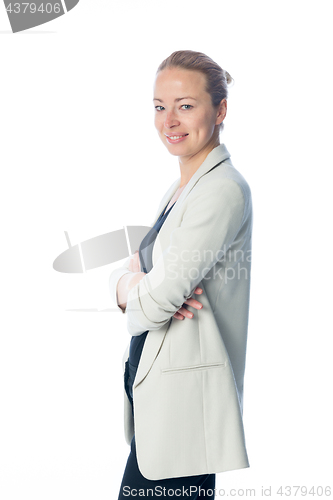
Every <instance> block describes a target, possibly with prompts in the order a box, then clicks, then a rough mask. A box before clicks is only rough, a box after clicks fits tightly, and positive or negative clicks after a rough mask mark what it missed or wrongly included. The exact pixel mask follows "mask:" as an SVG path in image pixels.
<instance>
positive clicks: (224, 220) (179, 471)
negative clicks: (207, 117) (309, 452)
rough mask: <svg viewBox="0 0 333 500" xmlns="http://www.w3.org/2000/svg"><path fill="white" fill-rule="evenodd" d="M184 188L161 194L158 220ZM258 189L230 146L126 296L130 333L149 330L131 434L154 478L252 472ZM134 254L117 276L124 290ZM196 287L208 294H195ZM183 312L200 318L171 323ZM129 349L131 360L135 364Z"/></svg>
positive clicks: (182, 206) (203, 172)
mask: <svg viewBox="0 0 333 500" xmlns="http://www.w3.org/2000/svg"><path fill="white" fill-rule="evenodd" d="M179 185H180V178H179V179H177V180H176V181H175V182H174V183H173V184H172V185H171V187H170V188H169V189H168V190H167V192H166V193H165V195H164V196H163V198H162V200H161V203H160V205H159V207H158V209H157V212H156V215H155V219H154V220H153V222H152V223H151V227H152V226H153V225H154V224H155V222H156V220H157V218H158V216H159V214H160V212H161V211H162V209H163V208H164V207H165V205H166V204H167V203H168V201H170V199H171V198H172V196H173V195H174V193H175V192H176V190H177V189H178V187H179ZM251 232H252V202H251V192H250V188H249V186H248V184H247V182H246V180H245V179H244V178H243V176H242V175H241V174H240V173H239V172H238V171H237V170H236V169H235V168H234V166H233V165H232V163H231V160H230V155H229V153H228V151H227V149H226V147H225V145H224V144H221V145H219V146H217V147H216V148H214V149H213V150H212V151H211V152H210V153H209V154H208V156H207V157H206V159H205V161H204V162H203V163H202V164H201V166H200V167H199V169H198V170H197V171H196V172H195V173H194V175H193V176H192V177H191V179H190V181H189V182H188V184H187V185H186V187H185V188H184V190H183V192H182V193H181V195H180V197H179V198H178V200H177V202H176V204H175V205H174V206H173V208H172V210H171V212H170V214H169V215H168V217H167V219H166V220H165V222H164V224H163V226H162V227H161V229H160V232H159V233H158V235H157V238H156V240H155V243H154V246H153V253H152V262H153V269H152V270H151V271H150V272H149V273H148V274H146V276H145V277H144V278H143V279H142V280H141V281H140V282H139V283H138V284H137V285H135V286H134V287H133V288H132V289H131V290H130V292H129V294H128V302H127V308H126V312H125V313H126V315H127V329H128V333H129V334H130V335H140V334H141V333H142V332H144V331H146V330H148V331H149V333H148V335H147V338H146V341H145V344H144V348H143V351H142V355H141V359H140V364H139V367H138V371H137V374H136V377H135V380H134V385H133V398H134V420H133V417H132V413H131V406H130V402H129V400H128V398H127V395H126V393H125V391H124V401H125V408H124V410H125V415H124V419H125V436H126V441H127V443H130V442H131V439H132V437H133V433H134V432H135V440H136V451H137V459H138V465H139V468H140V471H141V472H142V474H143V475H144V476H145V477H146V478H147V479H153V480H157V479H164V478H170V477H180V476H192V475H198V474H209V473H217V472H223V471H227V470H233V469H241V468H244V467H249V462H248V456H247V451H246V445H245V437H244V428H243V420H242V414H243V379H244V369H245V355H246V342H247V329H248V313H249V297H250V270H251ZM131 257H132V256H130V257H129V258H128V259H127V260H126V262H125V263H124V264H123V266H121V267H120V268H118V269H116V270H115V271H114V272H113V273H112V274H111V276H110V292H111V295H112V298H113V301H114V303H115V304H117V294H116V286H117V282H118V280H119V279H120V277H121V276H122V275H123V274H125V273H126V272H129V270H128V265H129V262H130V259H131ZM197 286H200V287H201V288H202V289H203V293H202V294H201V295H193V292H194V290H195V288H196V287H197ZM192 295H193V296H194V298H196V299H197V300H199V301H200V302H201V303H202V304H203V308H202V309H201V310H196V309H194V308H193V307H191V306H188V305H185V307H187V308H188V309H189V310H191V311H192V312H193V314H194V317H193V318H192V319H188V318H185V319H183V320H177V319H175V318H173V317H172V316H173V315H174V313H175V312H176V311H177V310H178V309H179V308H180V307H181V306H182V304H183V303H184V301H185V300H186V299H187V298H189V297H191V296H192ZM128 353H129V346H128V348H127V349H126V352H125V354H124V357H123V368H124V366H125V361H126V360H127V359H128Z"/></svg>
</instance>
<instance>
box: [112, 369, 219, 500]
mask: <svg viewBox="0 0 333 500" xmlns="http://www.w3.org/2000/svg"><path fill="white" fill-rule="evenodd" d="M130 379H131V377H130V376H129V373H128V367H126V369H125V389H126V393H127V394H128V395H129V396H132V387H129V385H131V381H130ZM130 401H131V404H132V411H133V400H132V397H130ZM161 453H162V451H161ZM214 488H215V474H202V475H200V476H186V477H176V478H168V479H158V480H156V481H153V480H151V479H146V478H145V477H144V476H143V475H142V474H141V472H140V470H139V467H138V462H137V457H136V445H135V436H133V439H132V441H131V451H130V454H129V457H128V459H127V463H126V467H125V472H124V476H123V480H122V483H121V486H120V491H119V497H118V500H123V499H125V498H133V496H138V497H140V496H141V497H144V498H171V497H173V499H175V498H187V499H192V500H196V499H197V498H209V499H211V498H215V492H214ZM140 490H141V491H140Z"/></svg>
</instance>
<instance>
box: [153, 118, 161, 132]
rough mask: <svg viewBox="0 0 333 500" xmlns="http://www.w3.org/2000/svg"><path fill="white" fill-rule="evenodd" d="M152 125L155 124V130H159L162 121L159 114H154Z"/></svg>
mask: <svg viewBox="0 0 333 500" xmlns="http://www.w3.org/2000/svg"><path fill="white" fill-rule="evenodd" d="M154 125H155V128H156V129H157V130H160V129H161V127H163V121H162V119H161V116H160V115H155V118H154Z"/></svg>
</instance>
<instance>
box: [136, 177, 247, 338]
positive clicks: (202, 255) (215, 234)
mask: <svg viewBox="0 0 333 500" xmlns="http://www.w3.org/2000/svg"><path fill="white" fill-rule="evenodd" d="M245 198H246V196H245V193H244V191H243V189H242V188H241V186H240V184H238V182H237V181H235V180H234V179H231V178H227V177H224V178H222V179H218V181H216V179H215V181H214V183H212V182H211V181H210V182H205V183H203V185H201V186H200V184H198V185H197V186H196V187H195V188H194V189H193V190H192V192H191V193H190V194H189V195H188V197H187V198H186V200H185V203H186V205H185V212H184V214H183V218H182V222H181V225H180V226H179V227H177V228H176V229H174V230H173V231H172V232H171V235H170V243H169V245H168V247H167V248H166V249H165V250H164V251H163V252H162V253H161V255H160V257H159V258H158V260H157V262H156V263H155V265H154V267H153V268H152V270H151V271H150V272H149V273H148V274H146V276H144V278H143V279H142V280H141V281H140V282H139V283H137V284H136V285H135V286H134V287H133V288H132V289H131V290H130V291H129V293H128V299H127V329H128V331H129V333H130V334H131V335H140V334H141V333H142V332H144V331H146V330H158V329H159V328H161V327H162V326H163V325H164V324H166V323H167V322H168V321H169V320H170V318H171V317H172V316H173V315H174V314H175V312H176V311H178V309H180V307H181V306H182V305H183V303H184V302H185V300H187V299H188V298H189V297H191V296H192V294H193V292H194V290H195V288H196V287H197V286H198V284H199V283H200V282H201V281H202V280H203V278H204V276H205V275H206V274H207V273H208V272H209V270H210V269H211V268H212V267H213V266H214V265H215V263H216V262H217V261H218V260H219V259H221V258H222V257H223V253H224V252H226V251H227V250H228V248H229V247H230V245H231V244H232V242H233V241H234V239H235V237H236V235H237V233H238V232H239V230H240V228H241V227H242V223H243V220H244V219H245V215H246V210H247V209H248V207H249V203H248V200H246V199H245Z"/></svg>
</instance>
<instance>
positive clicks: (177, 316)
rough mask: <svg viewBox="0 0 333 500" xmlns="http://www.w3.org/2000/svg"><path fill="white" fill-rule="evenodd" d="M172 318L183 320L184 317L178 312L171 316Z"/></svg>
mask: <svg viewBox="0 0 333 500" xmlns="http://www.w3.org/2000/svg"><path fill="white" fill-rule="evenodd" d="M173 317H174V318H176V319H184V316H183V315H182V314H179V313H178V312H176V313H175V314H174V315H173Z"/></svg>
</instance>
